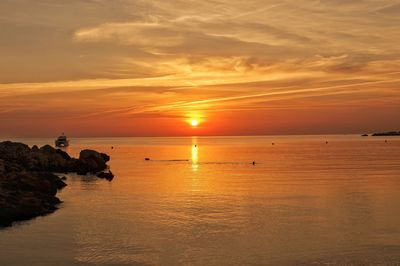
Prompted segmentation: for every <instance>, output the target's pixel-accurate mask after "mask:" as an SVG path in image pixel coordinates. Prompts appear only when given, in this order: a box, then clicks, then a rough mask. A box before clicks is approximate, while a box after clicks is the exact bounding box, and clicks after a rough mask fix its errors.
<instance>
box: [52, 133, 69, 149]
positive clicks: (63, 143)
mask: <svg viewBox="0 0 400 266" xmlns="http://www.w3.org/2000/svg"><path fill="white" fill-rule="evenodd" d="M55 144H56V147H67V146H68V145H69V140H68V138H67V136H65V135H64V133H63V134H62V135H61V136H59V137H58V138H57V139H56V141H55Z"/></svg>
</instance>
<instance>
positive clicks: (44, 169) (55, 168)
mask: <svg viewBox="0 0 400 266" xmlns="http://www.w3.org/2000/svg"><path fill="white" fill-rule="evenodd" d="M109 160H110V157H109V156H108V155H107V154H104V153H99V152H97V151H93V150H83V151H82V152H81V153H80V155H79V159H76V158H71V156H69V155H68V153H66V152H64V151H62V150H60V149H55V148H53V147H51V146H50V145H45V146H43V147H41V148H38V147H37V146H36V145H35V146H33V147H32V148H29V146H28V145H25V144H23V143H16V142H11V141H4V142H0V226H9V225H11V224H12V222H14V221H18V220H26V219H30V218H33V217H36V216H38V215H45V214H48V213H51V212H53V211H54V210H56V209H57V205H58V204H59V203H60V202H61V201H60V200H59V199H58V198H57V197H56V194H57V191H58V190H60V189H62V188H63V187H65V186H66V183H65V182H64V181H65V180H66V177H61V178H60V177H58V176H57V175H55V174H53V173H54V172H58V173H70V172H76V173H78V174H82V175H86V174H87V173H93V174H95V173H99V172H101V171H104V170H105V169H107V164H106V163H107V162H108V161H109ZM97 176H98V177H99V178H105V179H107V180H110V181H111V180H112V179H113V177H114V175H113V174H112V173H111V171H110V172H107V173H105V172H102V173H99V174H97Z"/></svg>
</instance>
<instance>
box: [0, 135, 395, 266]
mask: <svg viewBox="0 0 400 266" xmlns="http://www.w3.org/2000/svg"><path fill="white" fill-rule="evenodd" d="M387 139H388V142H387V143H385V141H384V140H385V138H378V137H367V138H362V137H359V136H293V137H281V136H277V137H198V138H196V137H193V138H190V137H188V138H104V139H103V138H102V139H72V143H71V146H70V147H69V148H68V149H67V151H68V152H69V153H71V154H72V155H75V156H76V155H77V154H78V153H79V151H80V150H81V149H84V148H91V149H96V150H99V151H102V152H105V153H108V154H110V155H111V162H110V166H111V170H112V171H113V172H114V174H115V175H116V178H115V179H114V180H113V181H112V182H108V181H105V180H100V179H96V178H92V177H89V176H88V177H84V178H82V177H78V176H75V175H68V180H67V182H68V187H66V188H65V189H64V190H62V191H61V192H60V193H59V194H58V196H59V198H60V199H61V200H63V201H64V203H63V204H62V205H61V206H60V209H59V210H58V211H56V212H55V213H53V214H51V215H48V216H44V217H39V218H36V219H34V220H31V221H27V222H22V223H18V224H17V225H15V226H13V227H11V228H7V229H3V230H0V265H24V266H25V265H29V266H31V265H52V266H53V265H400V137H399V138H396V137H392V138H387ZM326 140H327V141H328V142H329V143H328V144H326V143H325V141H326ZM18 141H23V142H25V143H28V144H30V145H33V144H38V145H43V144H46V143H50V144H52V143H53V140H52V139H18ZM272 143H275V145H272ZM195 145H197V147H196V146H195ZM111 146H114V149H111ZM145 157H150V158H151V159H152V160H151V161H145V160H144V158H145ZM253 161H255V162H256V164H255V165H253V164H252V162H253Z"/></svg>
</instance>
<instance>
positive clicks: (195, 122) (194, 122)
mask: <svg viewBox="0 0 400 266" xmlns="http://www.w3.org/2000/svg"><path fill="white" fill-rule="evenodd" d="M190 124H191V125H192V127H197V126H198V125H199V121H198V120H196V119H192V120H191V121H190Z"/></svg>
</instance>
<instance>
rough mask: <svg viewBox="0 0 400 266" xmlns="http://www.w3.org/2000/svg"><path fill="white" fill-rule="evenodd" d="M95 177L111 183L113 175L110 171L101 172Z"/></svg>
mask: <svg viewBox="0 0 400 266" xmlns="http://www.w3.org/2000/svg"><path fill="white" fill-rule="evenodd" d="M96 176H97V177H99V178H104V179H106V180H108V181H111V180H113V178H114V174H113V173H112V172H111V171H108V172H101V173H99V174H97V175H96Z"/></svg>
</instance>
